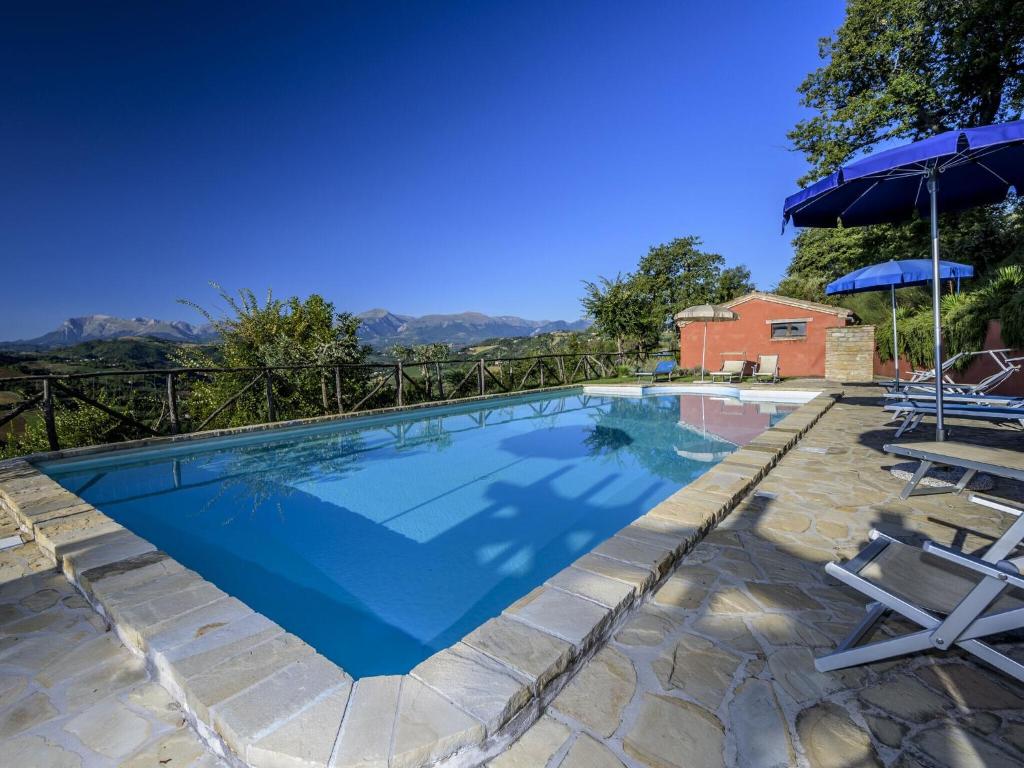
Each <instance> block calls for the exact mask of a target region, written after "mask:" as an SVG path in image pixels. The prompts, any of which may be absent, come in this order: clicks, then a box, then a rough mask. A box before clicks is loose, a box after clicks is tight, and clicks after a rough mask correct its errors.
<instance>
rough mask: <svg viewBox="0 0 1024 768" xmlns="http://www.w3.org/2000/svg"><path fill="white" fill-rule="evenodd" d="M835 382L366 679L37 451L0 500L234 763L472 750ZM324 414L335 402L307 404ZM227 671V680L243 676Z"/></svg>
mask: <svg viewBox="0 0 1024 768" xmlns="http://www.w3.org/2000/svg"><path fill="white" fill-rule="evenodd" d="M574 388H575V387H574ZM551 389H552V390H557V389H566V388H561V387H560V388H551ZM841 396H842V391H841V390H821V389H819V394H817V395H816V396H815V397H813V398H812V399H811V400H809V401H808V402H806V403H804V404H803V405H799V406H798V407H797V408H796V409H795V410H794V411H792V412H791V413H789V414H787V415H786V417H784V418H783V419H782V420H780V421H779V422H778V423H777V424H775V425H774V426H772V427H769V428H768V429H766V430H765V431H764V432H762V433H761V434H760V435H759V436H758V437H757V438H755V439H754V440H753V441H751V443H749V444H748V445H747V446H744V447H741V448H739V449H738V450H737V451H735V452H733V453H732V454H730V456H729V457H727V458H726V459H724V460H723V461H722V462H720V463H718V464H716V465H714V466H713V467H711V468H710V469H709V470H708V471H707V472H706V473H704V474H703V475H701V476H700V477H699V478H697V479H696V480H695V481H693V482H692V483H690V484H689V485H687V486H685V487H684V488H682V489H680V490H679V491H677V492H676V493H675V494H673V495H672V496H670V497H669V498H668V499H666V500H665V501H663V502H661V503H660V504H658V505H656V506H655V507H654V508H652V509H651V510H648V512H646V513H645V514H644V515H641V516H640V517H639V518H637V519H636V520H634V521H633V522H632V523H631V524H629V525H627V526H625V527H624V528H622V529H620V530H619V531H618V532H617V533H616V534H614V535H613V536H612V537H610V538H609V539H607V540H606V541H605V542H603V543H602V544H600V545H598V546H597V547H595V548H594V549H593V550H591V551H589V552H588V553H586V554H584V555H583V556H581V557H580V558H578V559H577V560H576V561H574V562H573V563H571V564H570V565H568V566H566V568H565V569H563V570H562V571H560V572H559V573H558V574H556V575H555V576H554V577H552V578H551V579H548V580H547V581H546V582H545V583H544V584H542V585H540V586H538V587H536V588H535V589H534V590H532V591H531V592H530V593H528V594H527V595H525V596H524V597H522V598H520V599H519V600H517V601H516V602H515V603H513V604H512V605H510V606H508V607H507V608H506V609H505V610H504V611H503V612H502V614H501V615H500V616H498V617H496V618H493V619H490V620H489V621H488V622H485V623H484V624H483V625H481V626H480V627H478V628H477V629H475V630H474V631H473V632H471V633H469V634H468V635H466V636H465V637H464V638H462V640H460V641H459V642H457V643H455V644H453V645H452V646H450V647H449V648H446V649H443V650H441V651H439V652H437V653H436V654H434V655H433V656H431V657H429V658H428V659H426V660H424V661H423V662H421V663H420V664H419V665H417V666H416V667H415V668H414V669H413V670H411V671H410V672H409V673H407V674H405V675H395V676H373V677H365V678H361V679H360V680H359V681H353V680H352V678H351V677H350V676H349V675H348V674H347V673H345V672H344V670H342V669H341V668H340V667H338V666H337V665H335V664H333V663H332V662H330V661H329V660H327V659H326V658H324V657H322V656H320V655H319V654H317V653H316V651H315V649H313V648H312V647H311V646H309V645H308V644H306V643H305V642H304V641H302V640H301V639H300V638H298V637H296V636H294V635H291V634H290V633H287V632H285V631H284V630H283V629H282V628H281V627H279V626H278V625H277V624H275V623H274V622H272V621H270V620H269V619H267V618H266V617H263V616H262V615H261V614H258V613H256V612H255V611H252V609H250V608H248V606H246V605H245V604H244V603H241V601H238V600H236V599H235V598H233V597H230V596H229V595H227V594H226V593H224V592H222V591H220V590H219V589H218V588H217V587H216V586H215V585H213V584H212V583H210V582H207V581H205V580H204V579H202V577H200V576H199V575H198V574H195V573H194V572H192V571H188V570H187V569H185V568H183V567H182V566H180V565H179V564H178V563H177V562H176V561H174V560H173V559H172V558H171V557H170V556H168V555H166V553H162V552H159V551H158V550H157V549H156V548H155V547H154V546H153V545H152V544H150V543H149V542H148V541H145V540H144V539H142V538H140V537H138V536H136V535H135V534H133V533H131V532H130V531H128V530H127V529H125V528H123V527H122V526H120V525H119V524H118V523H116V522H114V521H113V520H112V519H110V518H109V517H107V516H106V515H105V514H103V513H102V512H101V511H99V510H97V509H95V508H94V507H92V505H90V504H88V503H87V502H84V501H83V500H82V499H80V498H79V497H78V496H76V495H75V494H73V493H72V492H70V491H67V490H66V489H64V488H63V486H60V484H59V483H57V482H56V481H55V480H52V479H51V478H49V476H47V475H45V474H44V473H42V472H41V471H40V470H38V469H37V468H36V467H35V466H33V464H32V463H30V461H29V460H30V459H31V460H34V461H35V460H42V458H41V456H39V455H37V456H39V457H38V458H36V457H26V458H19V459H9V460H6V461H0V504H3V505H4V506H6V507H8V508H9V509H10V510H11V511H12V512H13V513H14V515H15V518H16V519H17V520H18V522H19V524H20V525H21V527H22V530H23V531H24V533H25V534H26V535H27V536H30V537H31V538H34V539H35V540H36V541H37V543H38V544H39V545H40V547H41V548H42V549H43V550H44V551H45V552H46V553H47V554H48V555H49V556H50V557H51V558H52V559H53V560H54V563H55V564H56V565H57V566H58V567H60V569H61V570H62V572H63V573H64V575H65V576H66V577H67V578H68V580H69V581H71V583H72V584H74V585H75V586H76V587H77V588H78V589H79V590H80V591H81V592H82V593H83V594H84V595H85V596H86V597H87V599H88V600H89V602H90V603H91V604H92V605H93V607H94V608H95V609H96V610H97V611H98V612H99V613H100V614H101V615H103V616H104V617H105V618H107V620H108V621H109V622H110V623H111V625H112V628H113V629H114V630H115V631H116V632H117V634H118V636H119V637H120V638H121V640H122V641H123V642H124V644H125V645H126V646H127V647H128V648H129V649H130V650H132V651H133V652H134V653H136V654H138V655H140V656H143V657H144V658H145V659H146V662H147V664H148V666H149V667H150V668H151V669H152V670H153V671H154V673H155V677H156V678H157V679H158V680H159V681H160V682H161V683H162V684H163V685H164V687H166V688H167V689H168V690H169V691H170V692H171V694H172V695H173V696H174V697H175V698H176V699H177V700H178V702H179V703H180V704H181V706H182V707H183V710H184V711H185V712H186V713H187V716H188V718H189V719H190V720H191V721H192V722H193V723H194V725H195V726H196V728H197V730H199V732H200V733H201V734H202V735H203V737H204V738H205V739H206V740H207V742H208V743H209V744H210V745H211V747H213V749H214V750H215V751H217V752H218V753H219V754H221V755H223V756H225V757H227V758H228V759H229V760H231V761H233V762H235V763H236V764H239V765H241V764H243V763H244V764H248V765H252V766H255V767H256V768H262V767H263V766H280V765H296V766H299V765H302V766H313V765H322V766H327V765H330V766H333V767H334V768H345V766H351V765H374V764H379V765H391V766H402V767H403V768H415V767H418V766H426V765H435V764H439V763H443V764H445V765H459V766H461V765H476V764H478V763H479V762H481V761H483V760H486V759H489V758H491V757H493V756H494V755H495V754H497V753H498V752H499V751H500V750H501V749H503V748H504V746H506V745H507V744H508V743H509V742H511V741H512V740H513V739H514V738H515V737H516V736H518V734H519V733H521V732H522V731H523V730H525V728H527V727H528V726H529V725H530V724H531V723H532V722H533V721H534V720H535V719H536V718H537V717H538V716H539V714H540V712H541V711H542V709H543V707H544V706H545V705H546V704H547V703H549V702H550V701H551V700H552V699H553V698H554V697H555V696H556V695H557V694H558V692H559V691H560V690H561V688H562V687H563V686H564V685H565V683H566V682H567V681H568V680H569V679H571V677H572V675H573V674H574V672H575V671H576V670H577V669H578V668H579V667H580V666H581V665H582V664H583V663H585V662H586V660H587V659H588V658H590V656H592V655H593V653H595V652H596V650H597V649H599V648H600V647H602V646H603V645H604V643H605V641H606V640H607V638H608V637H610V636H611V635H612V634H613V633H614V631H615V630H616V629H617V627H618V626H619V625H620V624H621V622H622V620H623V619H624V617H625V616H626V615H627V614H629V613H630V611H631V609H632V608H634V607H636V606H637V605H639V604H641V603H642V602H644V601H645V600H646V599H647V598H648V597H649V596H650V595H651V594H652V593H653V591H654V589H655V588H656V587H657V585H659V584H660V583H661V582H662V581H663V580H664V579H665V578H667V577H668V575H669V574H670V573H671V571H672V569H673V567H674V566H675V565H676V564H677V563H678V561H679V560H680V559H681V558H682V557H683V556H684V555H685V554H686V553H687V552H688V551H690V550H691V549H692V548H693V546H694V545H696V543H697V542H698V541H700V540H701V539H702V538H703V537H704V535H706V533H707V532H708V531H710V530H711V529H712V528H713V527H714V526H715V525H716V524H717V523H718V522H720V521H721V520H722V519H723V518H724V517H726V516H727V515H728V514H729V513H730V512H731V511H732V509H733V508H735V506H736V505H737V504H738V503H739V501H740V500H741V499H742V498H743V497H744V496H745V495H746V494H747V493H749V492H750V490H751V489H752V488H753V487H754V486H755V485H756V484H757V483H758V482H759V481H760V480H761V479H762V478H763V477H764V476H765V475H766V474H767V473H768V472H769V471H770V470H771V469H772V468H773V467H774V466H775V464H777V463H778V461H779V460H780V459H781V457H782V456H783V455H784V454H785V453H787V452H788V451H789V450H790V449H791V448H792V447H793V446H794V445H795V444H796V442H797V441H798V440H799V439H800V438H801V437H802V436H803V435H804V434H806V432H807V431H808V430H809V429H810V428H811V427H813V425H814V424H815V423H816V422H817V421H818V419H820V418H821V416H823V415H824V413H826V412H827V411H828V410H829V408H831V407H832V405H833V404H834V403H835V402H836V400H837V399H838V398H839V397H841ZM493 397H494V396H485V398H478V399H491V398H493ZM435 405H436V404H435ZM414 408H415V407H411V408H407V409H401V410H413V409H414ZM381 410H383V411H384V412H386V413H393V412H400V409H397V408H389V409H381ZM359 415H366V414H359ZM326 420H337V417H328V418H327V419H316V420H302V422H303V423H310V422H313V423H316V422H322V421H326ZM288 424H292V425H293V424H295V422H288ZM258 426H261V427H263V428H264V429H270V428H273V427H274V426H280V425H258ZM251 431H254V429H251V428H240V429H238V430H231V432H232V433H234V434H238V433H239V432H251ZM217 432H218V436H222V434H221V433H223V431H221V430H218V431H217ZM172 441H173V440H172ZM137 442H142V441H137ZM145 442H149V443H150V444H152V442H153V441H145ZM92 452H97V451H92ZM62 453H64V452H62ZM44 455H45V456H47V457H48V459H47V460H49V457H50V456H51V455H50V454H44ZM250 625H252V626H250ZM260 628H262V629H260ZM257 630H258V631H257ZM247 632H249V634H246V633H247ZM271 643H276V646H275V647H274V649H273V652H272V651H268V650H267V648H268V647H269V646H270V644H271ZM279 649H280V650H279ZM189 651H191V652H190V653H189ZM218 651H219V652H221V653H222V654H226V655H223V656H218V655H217V652H218ZM202 653H207V654H213V658H212V659H211V664H210V665H209V667H204V668H202V669H201V670H199V671H196V670H192V666H194V663H195V659H196V658H197V656H198V655H199V654H202ZM246 653H248V654H249V655H250V657H251V656H253V655H259V654H261V653H262V654H263V655H267V656H268V657H269V658H268V659H266V660H265V664H266V665H267V666H266V667H265V668H262V669H260V670H259V672H257V673H254V672H253V670H251V669H249V670H247V671H248V672H249V674H250V675H253V682H252V684H251V685H249V686H248V687H244V688H242V689H241V690H238V691H235V692H234V693H230V695H228V696H226V697H223V698H218V696H220V695H221V694H223V693H224V689H223V688H222V689H220V690H218V689H216V688H214V690H213V692H212V693H211V692H209V691H208V690H207V688H209V680H208V679H207V677H208V676H207V677H204V673H211V674H212V676H213V677H216V675H217V673H218V672H221V673H223V672H224V671H225V669H219V670H218V667H220V666H223V667H226V668H227V671H228V672H229V673H230V671H231V669H232V668H231V666H230V665H231V664H232V663H233V662H235V663H237V662H238V661H239V660H240V659H243V660H244V659H245V658H246V656H245V654H246ZM275 654H276V655H275ZM185 662H189V663H187V664H186V663H185ZM243 666H244V665H243ZM239 674H241V672H239ZM230 677H231V675H230V674H229V675H228V678H227V679H225V680H223V681H221V684H222V685H229V683H232V681H231V679H230ZM197 681H198V682H199V683H202V684H203V685H205V686H206V687H205V688H204V687H203V686H202V685H200V686H197ZM367 681H369V682H367ZM233 682H234V683H238V680H234V681H233ZM227 690H229V691H230V685H229V687H228V689H227ZM204 697H205V700H204ZM268 702H272V703H270V704H268ZM275 707H276V709H275ZM381 717H383V718H386V720H387V722H386V723H385V725H384V726H382V727H381V728H376V729H367V728H365V727H364V728H360V727H359V724H360V723H361V722H363V721H365V722H368V723H369V722H372V723H373V724H374V725H376V724H378V723H379V722H380V718H381ZM354 723H355V724H354ZM346 725H348V726H350V727H349V728H346ZM367 731H370V732H367ZM385 733H386V738H381V736H382V735H383V734H385ZM383 742H386V743H383ZM374 760H376V762H374Z"/></svg>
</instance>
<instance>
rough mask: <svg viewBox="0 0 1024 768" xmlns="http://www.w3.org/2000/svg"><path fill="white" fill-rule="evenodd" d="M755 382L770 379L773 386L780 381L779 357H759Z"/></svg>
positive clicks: (755, 370) (755, 371)
mask: <svg viewBox="0 0 1024 768" xmlns="http://www.w3.org/2000/svg"><path fill="white" fill-rule="evenodd" d="M753 376H754V380H755V381H761V380H763V379H769V380H770V381H771V382H772V384H774V383H775V382H776V381H778V380H779V356H778V355H758V358H757V368H755V369H754V374H753Z"/></svg>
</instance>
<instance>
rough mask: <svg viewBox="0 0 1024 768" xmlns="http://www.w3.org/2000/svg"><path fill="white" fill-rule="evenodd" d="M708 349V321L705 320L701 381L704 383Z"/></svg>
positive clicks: (701, 349)
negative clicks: (705, 360) (705, 359)
mask: <svg viewBox="0 0 1024 768" xmlns="http://www.w3.org/2000/svg"><path fill="white" fill-rule="evenodd" d="M707 351H708V321H707V320H705V321H704V346H702V347H701V348H700V383H701V384H703V383H704V355H705V354H707Z"/></svg>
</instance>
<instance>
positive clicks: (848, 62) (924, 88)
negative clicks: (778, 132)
mask: <svg viewBox="0 0 1024 768" xmlns="http://www.w3.org/2000/svg"><path fill="white" fill-rule="evenodd" d="M818 54H819V56H820V57H821V59H822V60H823V61H824V62H826V63H825V64H824V65H823V66H821V67H819V68H818V69H817V70H815V71H814V72H812V73H811V74H810V75H808V76H807V78H806V79H805V80H804V81H803V83H802V84H801V85H800V87H799V89H798V91H799V93H800V95H801V97H802V99H801V103H802V104H803V106H805V107H808V108H809V109H811V110H813V111H814V112H815V113H816V114H815V115H814V116H812V117H810V118H808V119H807V120H802V121H800V122H799V123H797V125H796V127H795V128H794V129H793V130H792V131H791V132H790V134H789V138H790V140H791V141H792V142H793V146H794V147H795V148H796V149H797V150H799V151H801V152H803V153H804V155H806V157H807V159H808V162H809V163H810V169H809V170H808V173H807V175H806V176H805V177H804V178H803V179H802V181H803V182H806V181H810V180H813V179H816V178H818V177H819V176H822V175H824V174H827V173H831V172H832V171H834V170H836V169H837V168H838V167H839V166H840V165H842V164H843V163H845V162H846V161H848V160H850V159H851V158H853V157H854V156H856V155H857V154H858V153H860V152H863V151H865V150H870V149H872V148H874V147H876V146H877V145H878V144H880V143H882V142H885V141H891V140H894V139H904V140H907V139H909V140H915V139H920V138H924V137H926V136H932V135H934V134H936V133H941V132H942V131H947V130H951V129H953V128H967V127H971V126H976V125H985V124H987V123H992V122H997V121H1003V120H1011V119H1015V118H1016V117H1019V116H1020V113H1021V109H1022V108H1024V13H1022V10H1021V5H1020V0H970V1H967V0H850V1H849V2H848V4H847V7H846V18H845V20H844V21H843V24H842V26H840V28H839V29H838V30H837V31H836V33H835V36H834V37H827V38H823V39H822V40H821V41H820V42H819V48H818Z"/></svg>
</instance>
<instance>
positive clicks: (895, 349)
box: [889, 285, 900, 390]
mask: <svg viewBox="0 0 1024 768" xmlns="http://www.w3.org/2000/svg"><path fill="white" fill-rule="evenodd" d="M889 291H890V293H891V294H892V354H893V358H894V359H895V360H896V389H897V390H898V389H899V388H900V347H899V337H898V336H897V335H896V286H895V285H890V286H889Z"/></svg>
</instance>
